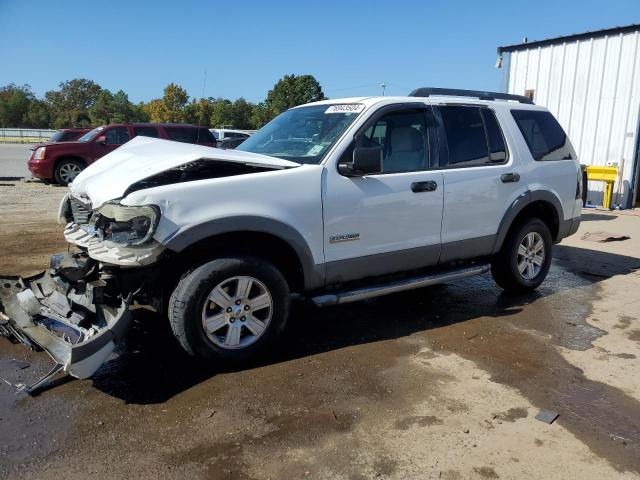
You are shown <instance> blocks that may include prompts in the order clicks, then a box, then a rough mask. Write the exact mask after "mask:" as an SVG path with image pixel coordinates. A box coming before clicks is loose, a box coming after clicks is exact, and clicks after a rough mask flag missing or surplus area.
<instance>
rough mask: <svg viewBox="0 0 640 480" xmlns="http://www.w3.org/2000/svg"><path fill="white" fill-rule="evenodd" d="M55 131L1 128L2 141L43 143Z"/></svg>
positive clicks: (0, 136) (0, 138)
mask: <svg viewBox="0 0 640 480" xmlns="http://www.w3.org/2000/svg"><path fill="white" fill-rule="evenodd" d="M55 132H56V130H50V129H40V128H0V143H42V142H46V141H48V140H49V139H50V138H51V135H53V134H54V133H55Z"/></svg>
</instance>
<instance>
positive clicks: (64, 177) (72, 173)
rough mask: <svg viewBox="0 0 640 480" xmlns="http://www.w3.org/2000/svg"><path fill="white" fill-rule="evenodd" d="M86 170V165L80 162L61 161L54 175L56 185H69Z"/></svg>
mask: <svg viewBox="0 0 640 480" xmlns="http://www.w3.org/2000/svg"><path fill="white" fill-rule="evenodd" d="M84 169H85V164H84V163H82V162H81V161H79V160H72V159H68V160H64V159H63V160H60V162H58V164H57V165H56V169H55V171H54V173H53V176H54V178H55V181H56V183H59V184H60V185H69V184H70V183H71V182H73V181H74V180H75V178H76V177H77V176H78V175H79V174H80V172H82V170H84Z"/></svg>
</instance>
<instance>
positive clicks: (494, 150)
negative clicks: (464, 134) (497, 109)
mask: <svg viewBox="0 0 640 480" xmlns="http://www.w3.org/2000/svg"><path fill="white" fill-rule="evenodd" d="M481 111H482V118H483V119H484V127H485V129H486V131H487V141H488V142H489V159H490V160H491V161H492V162H502V161H503V160H506V159H507V147H506V145H505V144H504V137H503V136H502V130H500V125H498V120H497V119H496V114H495V113H493V112H492V111H491V110H489V109H487V108H483V109H481Z"/></svg>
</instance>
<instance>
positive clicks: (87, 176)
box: [70, 137, 300, 208]
mask: <svg viewBox="0 0 640 480" xmlns="http://www.w3.org/2000/svg"><path fill="white" fill-rule="evenodd" d="M196 160H210V161H212V162H215V161H222V162H234V163H243V164H247V165H255V166H263V167H271V168H276V169H282V168H291V167H298V166H300V164H299V163H296V162H290V161H288V160H282V159H279V158H275V157H269V156H266V155H259V154H256V153H249V152H241V151H236V150H221V149H218V148H212V147H204V146H202V145H193V144H190V143H181V142H172V141H169V140H162V139H158V138H150V137H135V138H134V139H132V140H130V141H129V142H127V143H126V144H124V145H123V146H122V147H120V148H118V149H117V150H114V151H113V152H111V153H109V154H108V155H105V156H104V157H102V158H101V159H100V160H98V161H96V162H95V163H93V164H92V165H90V166H89V167H87V168H86V169H85V170H84V171H82V173H80V175H78V176H77V177H76V179H75V180H74V181H73V183H72V184H71V185H70V189H71V191H72V192H73V193H75V194H79V195H81V196H85V197H88V198H89V200H90V201H91V204H92V207H93V208H98V207H100V206H101V205H102V204H104V203H105V202H108V201H109V200H114V199H117V198H121V197H122V196H123V195H124V193H125V192H126V191H127V188H129V186H131V185H132V184H134V183H136V182H139V181H140V180H143V179H145V178H148V177H150V176H152V175H155V174H158V173H161V172H164V171H165V170H169V169H171V168H175V167H178V166H180V165H184V164H186V163H190V162H194V161H196Z"/></svg>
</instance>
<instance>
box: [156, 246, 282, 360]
mask: <svg viewBox="0 0 640 480" xmlns="http://www.w3.org/2000/svg"><path fill="white" fill-rule="evenodd" d="M289 304H290V298H289V287H288V285H287V281H286V280H285V278H284V277H283V275H282V274H281V273H280V271H279V270H277V269H276V268H275V267H274V266H273V265H271V264H270V263H267V262H265V261H263V260H261V259H258V258H254V257H244V256H243V257H234V258H220V259H217V260H213V261H210V262H207V263H205V264H203V265H201V266H200V267H198V268H196V269H195V270H192V271H190V272H187V273H186V274H185V275H184V276H183V277H182V278H181V279H180V281H179V282H178V285H177V286H176V288H175V289H174V291H173V293H172V294H171V298H170V299H169V321H170V324H171V329H172V331H173V334H174V335H175V337H176V338H177V340H178V342H180V345H181V346H182V347H183V348H184V349H185V350H186V351H187V352H188V353H189V354H191V355H196V356H199V357H202V358H206V359H213V360H223V361H225V362H227V363H236V362H244V361H247V360H250V359H253V358H255V357H257V356H258V355H260V354H262V353H264V352H265V351H266V350H268V349H269V348H271V347H273V345H274V344H275V343H276V340H277V339H278V337H279V336H280V334H281V333H282V332H283V330H284V328H285V326H286V323H287V317H288V315H289Z"/></svg>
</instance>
